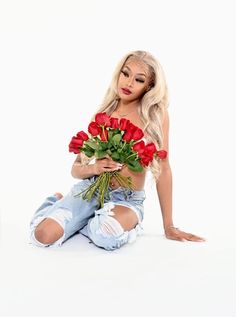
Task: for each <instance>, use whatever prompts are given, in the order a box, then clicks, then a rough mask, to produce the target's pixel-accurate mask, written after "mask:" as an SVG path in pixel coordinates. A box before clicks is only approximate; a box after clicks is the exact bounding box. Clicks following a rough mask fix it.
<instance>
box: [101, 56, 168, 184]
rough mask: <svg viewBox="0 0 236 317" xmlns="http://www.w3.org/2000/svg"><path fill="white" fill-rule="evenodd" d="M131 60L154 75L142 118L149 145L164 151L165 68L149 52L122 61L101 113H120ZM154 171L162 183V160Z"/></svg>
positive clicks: (143, 102) (143, 100) (144, 99)
mask: <svg viewBox="0 0 236 317" xmlns="http://www.w3.org/2000/svg"><path fill="white" fill-rule="evenodd" d="M130 57H134V58H136V59H138V60H140V61H142V62H144V63H145V64H146V65H147V66H148V67H149V71H150V75H151V80H150V83H149V85H150V89H149V90H148V91H147V92H146V93H145V94H144V95H143V96H142V98H141V100H140V108H139V114H140V118H141V120H142V122H143V124H144V129H143V131H144V134H145V136H146V138H147V141H148V142H153V143H154V144H155V145H156V147H157V149H161V148H162V146H163V131H162V122H163V117H164V113H165V110H166V109H167V107H168V106H169V94H168V87H167V83H166V78H165V74H164V71H163V68H162V66H161V64H160V63H159V61H158V60H157V59H156V58H154V57H153V55H151V54H150V53H149V52H145V51H133V52H130V53H128V54H126V55H125V56H124V57H123V58H122V59H121V61H120V62H119V63H118V65H117V67H116V69H115V71H114V73H113V77H112V81H111V84H110V86H109V88H108V90H107V92H106V94H105V97H104V99H103V102H102V104H101V105H100V106H99V108H98V110H97V112H106V113H107V114H108V115H110V114H112V113H113V111H114V110H115V109H116V107H117V105H118V101H119V97H118V93H117V83H118V79H119V76H120V72H121V70H122V68H123V66H124V64H125V63H126V61H127V60H128V59H129V58H130ZM150 168H151V171H152V173H153V175H154V177H155V179H156V180H158V178H159V175H160V172H161V170H160V164H159V161H158V159H154V160H153V162H152V164H151V166H150Z"/></svg>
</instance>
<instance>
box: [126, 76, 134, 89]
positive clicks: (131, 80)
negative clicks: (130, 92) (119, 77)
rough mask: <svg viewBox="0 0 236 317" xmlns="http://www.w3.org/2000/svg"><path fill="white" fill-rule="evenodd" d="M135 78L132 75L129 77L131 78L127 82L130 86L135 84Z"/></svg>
mask: <svg viewBox="0 0 236 317" xmlns="http://www.w3.org/2000/svg"><path fill="white" fill-rule="evenodd" d="M133 80H134V79H133V78H132V77H130V78H129V80H128V82H127V86H128V87H131V86H133Z"/></svg>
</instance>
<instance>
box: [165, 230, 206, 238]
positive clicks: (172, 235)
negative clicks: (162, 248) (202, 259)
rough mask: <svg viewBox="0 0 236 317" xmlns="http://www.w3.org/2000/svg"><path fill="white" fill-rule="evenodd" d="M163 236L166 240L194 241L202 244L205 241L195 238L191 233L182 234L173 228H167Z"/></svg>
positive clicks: (182, 232)
mask: <svg viewBox="0 0 236 317" xmlns="http://www.w3.org/2000/svg"><path fill="white" fill-rule="evenodd" d="M165 236H166V238H167V239H171V240H177V241H183V242H184V241H194V242H203V241H206V240H205V239H204V238H202V237H199V236H196V235H194V234H192V233H188V232H184V231H181V230H179V229H178V228H175V227H169V228H166V229H165Z"/></svg>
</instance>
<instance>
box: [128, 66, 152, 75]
mask: <svg viewBox="0 0 236 317" xmlns="http://www.w3.org/2000/svg"><path fill="white" fill-rule="evenodd" d="M125 67H126V68H128V70H129V71H131V69H130V68H129V66H126V65H125V66H124V68H125ZM131 72H132V71H131ZM137 75H141V76H145V77H147V76H146V75H145V74H144V73H137Z"/></svg>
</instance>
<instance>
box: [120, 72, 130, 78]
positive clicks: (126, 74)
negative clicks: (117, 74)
mask: <svg viewBox="0 0 236 317" xmlns="http://www.w3.org/2000/svg"><path fill="white" fill-rule="evenodd" d="M121 73H122V74H123V75H124V76H125V77H129V74H128V73H127V72H126V71H125V70H122V71H121Z"/></svg>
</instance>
